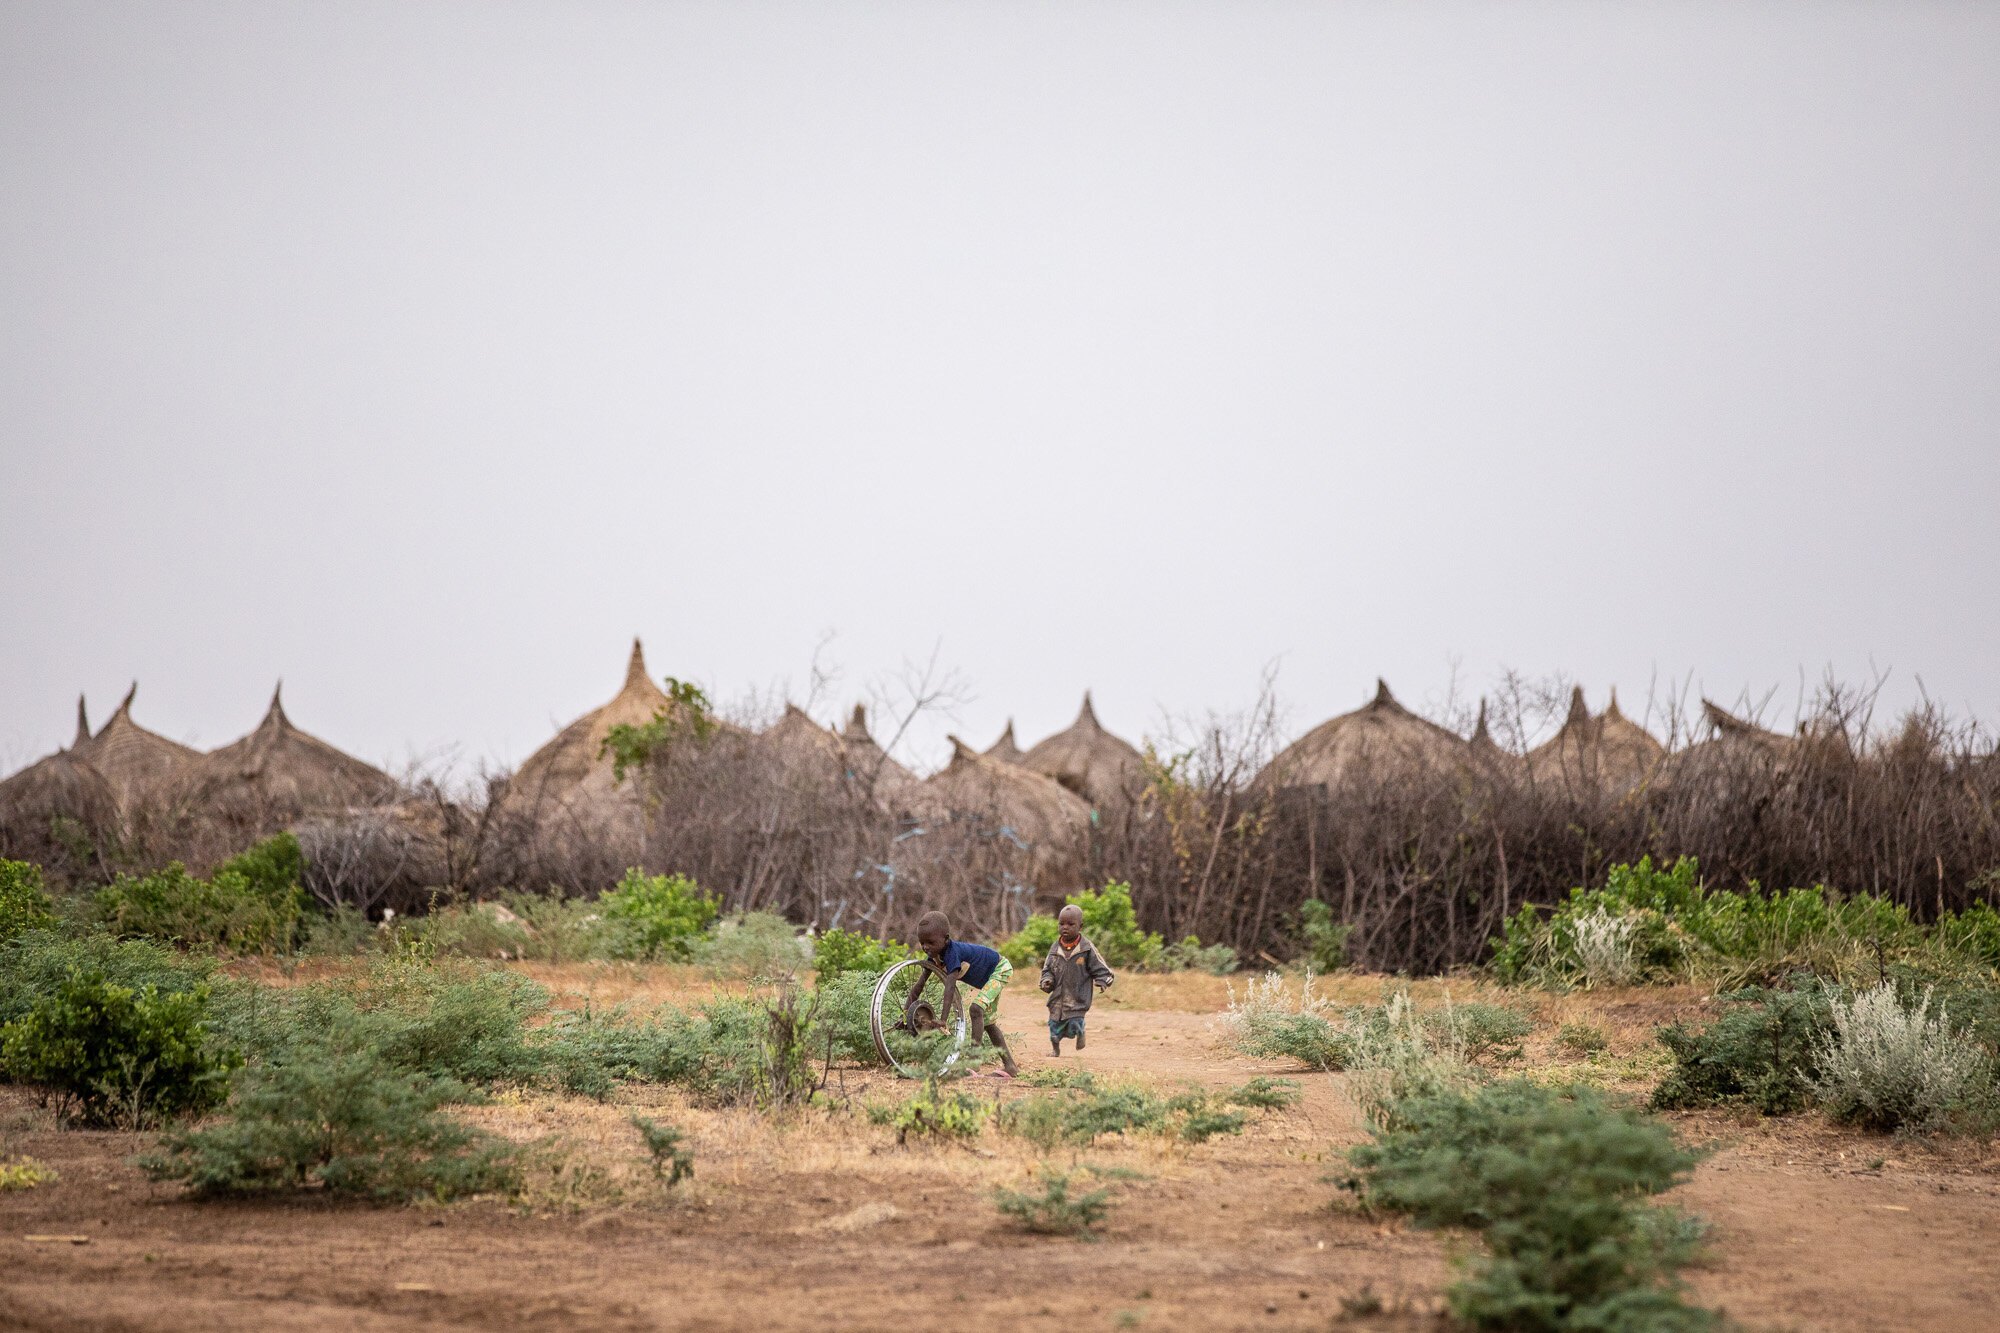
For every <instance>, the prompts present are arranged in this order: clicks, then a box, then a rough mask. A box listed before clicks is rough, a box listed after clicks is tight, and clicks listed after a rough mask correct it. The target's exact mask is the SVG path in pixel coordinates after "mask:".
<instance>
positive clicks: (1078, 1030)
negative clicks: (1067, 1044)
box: [1049, 1014, 1083, 1041]
mask: <svg viewBox="0 0 2000 1333" xmlns="http://www.w3.org/2000/svg"><path fill="white" fill-rule="evenodd" d="M1082 1035H1083V1015H1082V1014H1078V1015H1077V1016H1076V1017H1075V1018H1051V1019H1050V1020H1049V1039H1050V1040H1051V1041H1061V1040H1062V1039H1063V1038H1064V1037H1068V1038H1069V1039H1070V1040H1072V1041H1074V1040H1076V1039H1077V1038H1078V1037H1081V1036H1082Z"/></svg>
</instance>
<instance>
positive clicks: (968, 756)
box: [945, 736, 979, 765]
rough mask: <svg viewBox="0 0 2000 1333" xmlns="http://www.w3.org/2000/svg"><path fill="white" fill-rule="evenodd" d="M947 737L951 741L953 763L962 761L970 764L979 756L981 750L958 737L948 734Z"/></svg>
mask: <svg viewBox="0 0 2000 1333" xmlns="http://www.w3.org/2000/svg"><path fill="white" fill-rule="evenodd" d="M945 739H946V740H948V741H950V742H951V762H952V763H953V765H957V764H961V763H966V764H969V763H972V762H974V761H975V760H977V759H978V758H979V752H978V751H976V750H974V749H973V748H972V747H971V746H970V745H967V744H966V743H965V742H964V741H962V740H960V739H959V738H958V737H956V736H946V737H945Z"/></svg>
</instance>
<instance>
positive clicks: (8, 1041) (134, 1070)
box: [0, 972, 237, 1129]
mask: <svg viewBox="0 0 2000 1333" xmlns="http://www.w3.org/2000/svg"><path fill="white" fill-rule="evenodd" d="M207 1005H208V991H207V989H206V988H205V987H197V988H195V989H193V990H185V991H175V992H168V993H162V992H161V991H159V990H158V989H157V988H156V987H153V986H147V987H145V988H144V989H140V990H135V989H133V988H132V987H130V986H120V985H116V984H115V983H113V982H110V981H108V980H106V979H105V977H104V975H103V974H102V973H85V972H73V973H71V974H70V975H69V976H68V977H66V978H65V979H64V980H63V981H62V982H61V984H59V985H58V986H57V987H56V988H55V990H54V992H53V993H45V994H43V995H42V996H41V997H40V998H39V999H38V1000H37V1001H36V1002H35V1004H34V1005H33V1007H32V1008H30V1009H29V1010H28V1012H27V1013H26V1014H25V1015H23V1016H22V1017H20V1018H17V1019H15V1020H13V1021H12V1022H10V1023H8V1024H6V1025H5V1026H4V1027H0V1069H4V1070H5V1071H6V1074H7V1077H8V1078H10V1079H13V1080H15V1081H16V1082H21V1083H35V1084H40V1085H41V1086H42V1087H44V1088H47V1089H48V1090H49V1091H50V1092H52V1093H54V1094H55V1096H56V1099H57V1101H58V1102H59V1104H60V1108H61V1109H62V1110H63V1111H64V1112H66V1113H67V1114H69V1115H71V1116H73V1117H74V1118H76V1119H78V1120H80V1121H82V1122H83V1123H85V1124H92V1125H111V1126H117V1127H119V1128H124V1129H143V1128H145V1127H147V1126H149V1125H152V1124H155V1123H158V1122H159V1121H161V1120H165V1119H171V1118H172V1117H174V1116H177V1115H181V1114H184V1113H187V1112H191V1111H202V1110H205V1109H207V1108H208V1107H210V1106H213V1105H214V1104H215V1103H216V1102H218V1101H220V1100H221V1099H222V1097H223V1094H224V1090H225V1086H226V1083H227V1080H228V1074H229V1070H230V1069H231V1068H232V1067H233V1066H234V1065H235V1064H236V1063H237V1061H236V1060H235V1058H234V1057H233V1056H231V1055H229V1054H227V1053H226V1052H223V1051H218V1050H217V1049H216V1046H215V1043H214V1042H213V1041H212V1040H211V1039H210V1034H209V1030H208V1027H207V1025H206V1024H205V1023H204V1022H203V1018H204V1015H205V1010H206V1008H207Z"/></svg>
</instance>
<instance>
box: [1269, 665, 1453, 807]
mask: <svg viewBox="0 0 2000 1333" xmlns="http://www.w3.org/2000/svg"><path fill="white" fill-rule="evenodd" d="M1465 758H1466V748H1465V742H1464V741H1463V740H1461V739H1459V737H1458V736H1457V734H1456V733H1454V732H1450V731H1447V730H1445V729H1444V728H1443V727H1440V726H1439V725H1438V724H1437V723H1435V722H1431V721H1427V720H1426V719H1424V718H1421V717H1418V716H1417V715H1416V714H1415V713H1412V712H1411V711H1410V710H1409V709H1407V708H1405V707H1403V706H1402V705H1401V704H1399V703H1397V702H1396V696H1395V695H1393V694H1391V693H1390V692H1389V685H1388V682H1386V681H1382V680H1377V681H1376V682H1375V697H1374V698H1373V699H1371V700H1369V701H1368V703H1366V704H1365V705H1363V706H1362V707H1360V708H1357V709H1355V710H1354V711H1353V712H1352V713H1342V714H1341V715H1340V716H1339V717H1336V718H1333V719H1332V720H1330V721H1327V722H1322V723H1320V724H1319V725H1318V726H1317V727H1314V728H1313V729H1312V730H1311V731H1309V732H1307V733H1306V734H1305V735H1303V736H1301V737H1299V738H1298V739H1297V740H1295V741H1293V742H1292V743H1291V744H1290V745H1288V746H1286V747H1285V748H1284V749H1283V750H1280V751H1279V752H1278V757H1277V758H1276V759H1273V760H1272V761H1271V762H1270V764H1269V765H1268V766H1267V767H1266V768H1265V769H1264V771H1263V772H1262V773H1260V774H1258V776H1257V785H1258V786H1265V785H1275V786H1277V787H1281V788H1282V787H1308V786H1313V785H1315V784H1323V785H1325V786H1327V787H1330V788H1331V787H1338V786H1340V785H1342V784H1343V783H1347V782H1354V781H1367V782H1382V781H1387V780H1390V779H1393V778H1395V777H1397V776H1402V775H1410V774H1418V773H1441V772H1449V771H1451V770H1453V769H1455V768H1457V767H1458V766H1459V765H1461V764H1463V763H1464V761H1465Z"/></svg>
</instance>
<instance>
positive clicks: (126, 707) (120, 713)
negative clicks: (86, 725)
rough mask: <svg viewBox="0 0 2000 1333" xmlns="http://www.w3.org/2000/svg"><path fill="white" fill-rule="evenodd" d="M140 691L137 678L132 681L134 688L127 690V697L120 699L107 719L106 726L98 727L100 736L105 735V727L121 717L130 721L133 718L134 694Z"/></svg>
mask: <svg viewBox="0 0 2000 1333" xmlns="http://www.w3.org/2000/svg"><path fill="white" fill-rule="evenodd" d="M138 693H139V682H138V681H136V680H135V681H133V682H132V688H131V689H129V690H127V691H125V697H124V698H123V699H121V700H120V701H119V703H118V707H117V708H116V709H115V710H113V712H112V714H111V716H110V717H108V718H106V719H105V721H104V727H99V728H98V729H97V733H98V735H100V736H101V735H103V734H104V728H105V727H109V726H110V725H111V724H112V723H113V722H116V721H117V720H118V719H119V718H121V717H122V718H124V719H125V720H126V721H127V722H130V721H131V720H132V699H133V696H134V695H136V694H138Z"/></svg>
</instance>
